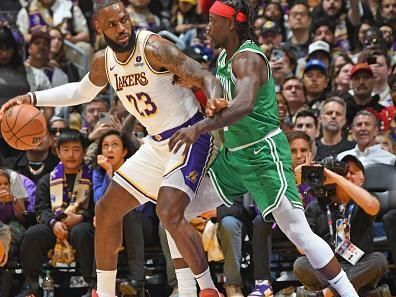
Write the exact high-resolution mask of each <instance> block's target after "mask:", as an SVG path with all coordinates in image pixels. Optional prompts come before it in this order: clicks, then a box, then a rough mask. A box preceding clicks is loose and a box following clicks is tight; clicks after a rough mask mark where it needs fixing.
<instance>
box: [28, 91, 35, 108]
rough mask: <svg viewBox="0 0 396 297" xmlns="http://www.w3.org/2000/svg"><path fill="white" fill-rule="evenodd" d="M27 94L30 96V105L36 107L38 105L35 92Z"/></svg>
mask: <svg viewBox="0 0 396 297" xmlns="http://www.w3.org/2000/svg"><path fill="white" fill-rule="evenodd" d="M27 94H28V95H29V96H30V105H33V106H36V104H37V98H36V94H35V93H34V92H29V93H27Z"/></svg>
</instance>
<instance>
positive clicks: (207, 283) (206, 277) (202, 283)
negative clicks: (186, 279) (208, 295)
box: [194, 267, 217, 290]
mask: <svg viewBox="0 0 396 297" xmlns="http://www.w3.org/2000/svg"><path fill="white" fill-rule="evenodd" d="M194 277H195V279H196V280H197V282H198V285H199V288H200V289H201V290H203V289H215V290H217V289H216V286H215V284H214V283H213V280H212V277H211V275H210V270H209V267H208V268H207V269H206V270H205V271H204V272H202V273H200V274H198V275H195V274H194Z"/></svg>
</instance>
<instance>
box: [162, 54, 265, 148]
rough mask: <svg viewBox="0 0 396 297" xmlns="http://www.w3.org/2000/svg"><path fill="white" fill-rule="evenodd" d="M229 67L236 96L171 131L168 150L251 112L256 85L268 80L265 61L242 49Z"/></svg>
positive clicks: (179, 146) (192, 141)
mask: <svg viewBox="0 0 396 297" xmlns="http://www.w3.org/2000/svg"><path fill="white" fill-rule="evenodd" d="M232 71H233V73H234V75H235V76H236V83H235V97H234V99H233V100H232V101H231V102H230V103H229V105H228V107H227V108H224V109H223V110H221V111H220V112H218V113H216V114H215V115H214V116H213V117H209V118H205V119H203V120H202V121H199V122H198V123H196V124H195V125H193V126H190V127H187V128H183V129H180V130H179V131H177V132H176V133H175V134H173V136H172V137H171V138H170V140H169V143H168V146H169V150H170V151H174V152H177V151H178V150H179V149H180V148H181V147H182V146H183V145H184V144H185V145H186V147H185V149H186V150H187V148H188V147H189V146H190V145H191V144H192V143H194V142H195V141H196V140H197V139H198V137H199V135H201V134H203V133H207V132H209V131H213V130H217V129H220V128H223V127H226V126H229V125H231V124H233V123H235V122H237V121H239V120H240V119H242V118H243V117H245V116H247V115H248V114H250V113H252V111H253V109H254V105H255V103H256V95H257V92H258V90H259V87H260V86H261V85H262V84H264V83H266V82H267V76H268V75H267V73H268V71H269V70H268V68H267V66H266V63H265V62H264V59H263V58H262V57H261V56H259V55H258V54H254V53H249V52H243V53H240V54H238V55H237V56H235V58H234V60H233V64H232Z"/></svg>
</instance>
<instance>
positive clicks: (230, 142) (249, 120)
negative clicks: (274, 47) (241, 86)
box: [216, 40, 280, 149]
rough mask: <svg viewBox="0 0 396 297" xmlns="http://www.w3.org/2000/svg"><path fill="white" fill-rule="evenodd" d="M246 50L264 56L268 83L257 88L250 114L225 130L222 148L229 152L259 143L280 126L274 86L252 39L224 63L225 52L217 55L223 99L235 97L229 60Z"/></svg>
mask: <svg viewBox="0 0 396 297" xmlns="http://www.w3.org/2000/svg"><path fill="white" fill-rule="evenodd" d="M246 51H249V52H252V53H256V54H259V55H261V56H262V57H263V59H264V61H265V63H266V64H267V67H268V70H269V71H268V80H267V82H266V83H265V84H264V85H261V86H260V88H259V91H258V93H257V98H256V104H255V106H254V110H253V112H252V113H251V114H249V115H248V116H245V117H244V118H242V119H241V120H239V121H238V122H236V123H234V124H232V125H230V126H228V127H225V128H224V146H225V147H226V148H230V149H233V148H238V147H240V146H244V145H246V144H249V143H252V142H255V141H258V140H260V139H262V138H263V137H265V136H266V135H267V134H268V133H269V132H270V131H273V130H275V129H276V128H278V127H279V125H280V123H279V115H278V105H277V101H276V94H275V84H274V80H273V78H272V74H271V70H270V66H269V63H268V60H267V58H266V57H265V55H264V53H263V52H262V50H261V49H260V47H259V46H257V45H256V44H255V43H254V42H253V41H251V40H247V41H245V42H244V43H243V44H242V45H241V46H240V47H239V49H238V50H237V51H236V52H235V54H234V55H233V56H232V57H231V59H229V60H228V61H227V62H226V57H227V53H226V51H225V50H223V51H222V52H221V53H220V55H219V58H218V60H217V71H216V77H217V79H218V80H219V82H220V84H221V86H222V88H223V93H224V98H225V99H227V100H229V101H231V100H233V99H234V97H235V82H236V78H235V76H234V74H233V72H232V61H233V58H234V57H235V55H236V54H237V53H240V52H246Z"/></svg>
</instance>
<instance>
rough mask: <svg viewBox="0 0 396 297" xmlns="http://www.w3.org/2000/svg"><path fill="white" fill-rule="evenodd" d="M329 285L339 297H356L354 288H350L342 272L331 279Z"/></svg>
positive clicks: (350, 285)
mask: <svg viewBox="0 0 396 297" xmlns="http://www.w3.org/2000/svg"><path fill="white" fill-rule="evenodd" d="M329 284H330V285H331V286H332V287H333V288H334V289H335V290H336V291H337V292H338V294H340V296H341V297H358V296H359V295H358V294H357V293H356V290H355V288H354V287H353V286H352V284H351V282H350V281H349V279H348V277H347V275H346V273H345V271H344V270H342V269H341V271H340V273H339V274H338V275H337V276H336V277H335V278H333V279H331V280H329Z"/></svg>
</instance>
